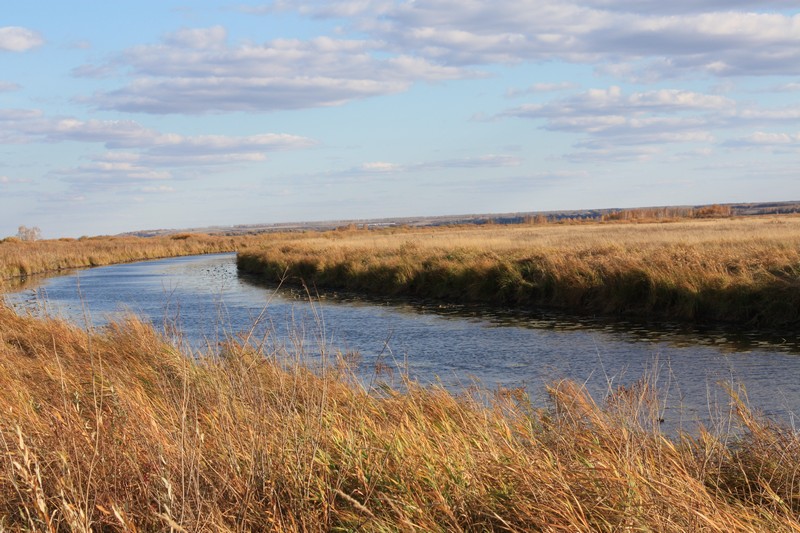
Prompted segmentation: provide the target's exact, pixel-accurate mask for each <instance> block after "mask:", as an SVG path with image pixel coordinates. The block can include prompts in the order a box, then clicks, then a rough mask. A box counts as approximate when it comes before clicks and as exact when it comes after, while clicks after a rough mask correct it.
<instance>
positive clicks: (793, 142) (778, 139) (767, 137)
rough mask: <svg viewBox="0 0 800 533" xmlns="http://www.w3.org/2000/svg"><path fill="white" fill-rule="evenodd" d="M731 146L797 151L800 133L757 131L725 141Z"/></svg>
mask: <svg viewBox="0 0 800 533" xmlns="http://www.w3.org/2000/svg"><path fill="white" fill-rule="evenodd" d="M724 145H725V146H727V147H729V148H754V149H763V150H766V151H770V152H796V151H798V150H800V133H770V132H764V131H757V132H755V133H753V134H752V135H748V136H746V137H741V138H737V139H730V140H728V141H725V143H724Z"/></svg>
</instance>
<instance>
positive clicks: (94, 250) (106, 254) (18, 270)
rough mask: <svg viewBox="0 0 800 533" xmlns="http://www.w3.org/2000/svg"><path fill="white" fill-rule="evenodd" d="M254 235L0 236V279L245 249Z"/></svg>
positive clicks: (0, 283) (0, 281) (0, 282)
mask: <svg viewBox="0 0 800 533" xmlns="http://www.w3.org/2000/svg"><path fill="white" fill-rule="evenodd" d="M255 239H256V237H254V236H252V235H242V236H236V237H228V236H216V235H206V234H193V233H181V234H177V235H173V236H166V237H147V238H143V237H87V238H81V239H56V240H42V241H35V242H29V241H21V240H19V239H16V238H7V239H3V240H0V288H2V280H9V279H12V278H20V277H25V276H31V275H35V274H44V273H53V272H58V271H61V270H66V269H72V268H80V267H92V266H101V265H110V264H115V263H127V262H131V261H141V260H145V259H157V258H164V257H175V256H181V255H195V254H206V253H216V252H233V251H236V250H240V249H245V248H247V247H248V245H249V244H250V243H252V242H254V240H255Z"/></svg>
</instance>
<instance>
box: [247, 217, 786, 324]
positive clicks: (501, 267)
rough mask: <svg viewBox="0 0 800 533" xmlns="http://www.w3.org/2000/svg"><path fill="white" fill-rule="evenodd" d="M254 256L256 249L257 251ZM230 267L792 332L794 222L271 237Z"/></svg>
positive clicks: (336, 285)
mask: <svg viewBox="0 0 800 533" xmlns="http://www.w3.org/2000/svg"><path fill="white" fill-rule="evenodd" d="M259 248H260V249H259ZM259 248H251V249H250V250H248V251H246V252H243V253H240V254H239V268H240V269H241V270H243V271H247V272H251V273H254V274H256V275H258V276H261V277H262V278H264V279H267V280H270V281H279V280H281V279H283V278H284V277H288V278H289V279H290V280H295V281H297V280H302V281H303V282H305V283H306V284H307V285H309V286H316V287H319V288H333V289H347V290H354V291H364V292H369V293H373V294H379V295H388V296H398V295H409V296H422V297H433V298H441V299H446V300H455V301H462V302H480V303H490V304H497V305H510V306H519V307H527V306H534V305H549V306H558V307H563V308H569V309H573V310H578V311H585V312H594V313H607V314H634V315H637V316H653V317H667V318H672V319H681V320H700V321H702V320H708V321H712V320H723V321H733V322H740V323H749V324H750V325H758V326H774V327H782V328H788V327H793V326H796V325H798V324H800V217H796V216H782V217H778V216H773V217H751V218H746V219H718V220H696V221H676V222H670V223H642V224H621V223H616V224H600V223H595V224H579V225H539V226H486V227H454V228H440V229H420V230H413V231H412V230H384V231H344V232H342V231H339V232H327V233H316V234H303V235H297V234H295V235H282V236H269V237H266V238H264V239H263V241H262V243H261V244H260V245H259Z"/></svg>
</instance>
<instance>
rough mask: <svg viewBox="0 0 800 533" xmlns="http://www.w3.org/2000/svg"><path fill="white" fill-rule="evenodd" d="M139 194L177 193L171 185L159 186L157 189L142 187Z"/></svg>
mask: <svg viewBox="0 0 800 533" xmlns="http://www.w3.org/2000/svg"><path fill="white" fill-rule="evenodd" d="M139 192H143V193H146V194H166V193H171V192H175V188H174V187H170V186H169V185H159V186H157V187H142V188H140V189H139Z"/></svg>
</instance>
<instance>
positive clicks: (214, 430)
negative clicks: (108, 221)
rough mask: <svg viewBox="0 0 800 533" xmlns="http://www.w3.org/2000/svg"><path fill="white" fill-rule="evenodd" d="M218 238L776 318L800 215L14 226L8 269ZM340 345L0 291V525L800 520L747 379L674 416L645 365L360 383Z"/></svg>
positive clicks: (551, 300) (281, 252)
mask: <svg viewBox="0 0 800 533" xmlns="http://www.w3.org/2000/svg"><path fill="white" fill-rule="evenodd" d="M231 250H238V251H239V266H240V268H241V269H242V270H246V271H250V272H255V273H257V274H258V275H259V276H261V277H264V278H266V279H269V280H271V281H281V280H289V281H294V282H297V283H301V282H303V283H305V284H306V285H307V286H308V287H309V288H310V290H312V291H313V290H314V287H315V286H316V287H319V288H324V287H330V288H344V289H347V290H354V291H362V292H365V293H370V294H380V295H384V296H421V297H429V298H441V299H446V300H453V301H468V302H481V303H488V304H494V305H513V306H531V305H542V304H544V305H553V306H560V307H565V308H569V309H573V310H578V311H589V312H603V313H609V314H629V313H637V314H644V315H649V316H655V317H665V316H666V317H672V318H675V317H677V318H681V319H685V320H704V319H714V320H716V319H722V320H735V321H741V322H744V323H748V324H751V325H764V324H766V325H769V326H777V327H792V326H793V325H796V324H797V320H798V308H800V289H799V283H798V274H799V273H800V218H798V217H761V218H755V217H754V218H748V219H720V220H702V221H698V220H694V221H687V220H684V221H674V222H669V223H620V222H615V223H605V224H598V223H592V224H574V225H571V224H541V225H520V226H492V225H489V226H484V227H474V226H473V227H447V228H436V229H434V228H430V229H415V230H408V229H403V228H393V229H383V230H371V231H366V230H343V231H331V232H323V233H318V232H306V233H284V234H269V235H260V236H241V237H235V238H231V237H209V236H205V235H176V236H166V237H157V238H148V239H139V238H121V237H102V238H90V239H80V240H61V241H40V242H35V243H28V242H20V241H16V240H14V239H11V240H6V241H5V242H2V243H0V270H2V277H6V278H7V277H12V276H20V275H30V274H33V273H35V272H44V271H57V270H59V269H66V268H72V267H78V266H84V265H99V264H110V263H116V262H124V261H132V260H137V259H144V258H154V257H168V256H175V255H185V254H192V253H206V252H217V251H231ZM286 346H288V348H287V347H286ZM300 346H302V348H300ZM293 350H297V351H293ZM487 357H491V354H487ZM354 363H355V360H354V359H353V356H352V354H341V353H325V349H324V348H320V347H314V346H309V345H308V344H301V343H296V344H292V343H291V342H289V343H288V344H286V345H284V344H281V345H280V346H277V347H272V346H270V345H269V344H268V345H266V346H264V347H262V348H261V349H260V350H256V349H254V348H251V347H248V346H246V345H243V344H240V343H238V342H237V341H235V340H231V341H230V342H229V343H228V344H226V345H224V346H222V347H220V349H219V351H218V352H216V351H215V352H209V353H206V354H187V353H183V352H182V351H181V350H180V349H179V348H177V347H175V346H174V345H173V344H170V343H169V342H167V341H166V340H164V339H163V338H162V337H161V336H160V335H159V334H157V333H156V332H155V331H154V330H153V329H152V328H151V327H150V326H148V325H145V324H143V323H142V322H140V321H138V320H137V319H135V318H130V319H128V320H125V321H122V322H119V323H115V324H111V325H110V326H107V327H106V328H104V329H102V330H99V331H86V330H81V329H78V328H76V327H74V326H72V325H69V324H67V323H65V322H62V321H58V320H51V319H37V318H33V317H27V316H20V315H17V314H16V313H14V312H13V311H12V310H10V309H7V308H5V307H3V306H2V305H1V304H0V376H2V380H3V386H2V387H0V413H2V416H0V531H5V530H9V531H20V530H23V531H86V530H90V529H91V530H100V529H102V530H107V531H153V530H167V529H170V530H172V531H210V530H213V531H234V530H235V531H247V530H275V531H331V530H334V531H335V530H341V531H353V530H363V531H395V530H408V531H412V530H420V531H482V530H505V531H520V530H526V531H530V530H541V531H620V530H633V531H676V532H677V531H699V530H702V531H766V530H769V531H800V476H798V469H799V468H800V466H799V465H800V435H799V434H798V433H797V432H795V431H794V430H793V429H791V428H789V427H783V426H780V425H776V424H774V423H772V422H769V421H766V420H764V419H760V418H759V417H758V416H756V415H754V414H753V413H752V412H751V411H750V410H749V408H748V406H747V405H746V403H745V402H744V401H743V400H741V399H740V395H739V391H737V390H733V389H732V390H730V391H729V393H730V398H731V403H730V409H729V411H724V412H719V413H718V418H717V419H716V421H715V422H714V423H713V425H712V427H696V428H691V429H689V431H690V432H688V433H681V434H677V435H674V434H670V435H667V434H665V433H664V432H663V431H662V429H661V427H660V422H659V420H660V412H661V408H662V407H663V406H661V405H660V404H659V398H658V391H657V390H655V389H654V386H653V385H652V382H653V381H654V380H651V379H650V376H643V377H642V379H641V380H639V381H638V382H637V383H636V384H635V385H632V386H628V387H615V388H611V386H610V385H609V390H608V391H607V393H606V395H605V396H604V397H598V398H592V397H590V396H589V395H588V394H587V393H586V391H585V390H583V389H582V387H581V386H580V385H578V384H576V383H573V382H569V381H563V382H554V383H552V384H551V386H550V388H549V398H550V402H549V404H548V407H546V408H540V407H534V406H533V405H532V403H531V402H530V401H529V400H528V397H527V395H526V392H525V391H524V390H522V389H499V390H494V391H487V390H479V389H470V390H463V391H461V392H452V391H446V390H443V389H441V388H437V387H421V386H419V385H417V384H415V383H413V382H412V381H410V380H408V379H405V380H403V381H402V382H401V385H400V386H399V388H392V387H389V386H388V385H384V384H382V382H381V372H382V371H383V370H382V369H380V368H376V369H375V372H376V376H375V381H374V386H369V387H367V386H366V385H364V383H363V382H362V381H359V380H358V379H357V378H355V377H354V375H353V374H352V372H351V369H352V368H353V367H352V365H353V364H354Z"/></svg>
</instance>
